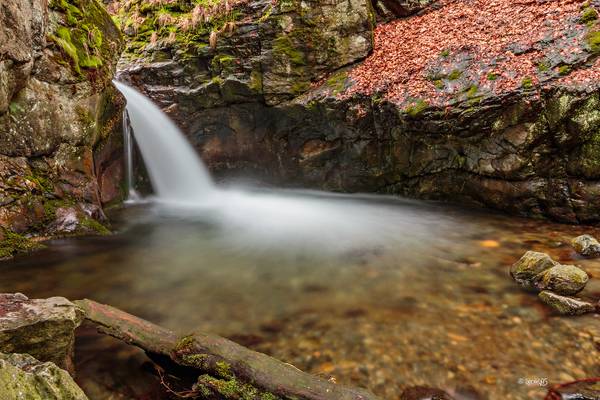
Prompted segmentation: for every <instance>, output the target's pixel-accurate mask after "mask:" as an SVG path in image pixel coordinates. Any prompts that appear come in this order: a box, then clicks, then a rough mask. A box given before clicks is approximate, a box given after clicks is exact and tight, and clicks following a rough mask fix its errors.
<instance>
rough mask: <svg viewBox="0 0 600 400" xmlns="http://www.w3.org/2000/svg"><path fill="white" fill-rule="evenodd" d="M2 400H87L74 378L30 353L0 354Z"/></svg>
mask: <svg viewBox="0 0 600 400" xmlns="http://www.w3.org/2000/svg"><path fill="white" fill-rule="evenodd" d="M0 398H1V399H3V400H88V398H87V396H86V395H85V393H83V391H82V390H81V388H79V386H77V384H76V383H75V382H74V381H73V378H71V376H70V375H69V374H68V373H67V372H66V371H64V370H62V369H60V368H58V367H57V366H56V365H55V364H54V363H51V362H44V363H42V362H40V361H38V360H36V359H35V358H33V357H32V356H30V355H28V354H2V353H0Z"/></svg>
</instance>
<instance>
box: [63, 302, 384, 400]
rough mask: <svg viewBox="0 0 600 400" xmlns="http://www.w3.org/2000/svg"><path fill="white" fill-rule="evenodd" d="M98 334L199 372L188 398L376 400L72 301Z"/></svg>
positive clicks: (199, 338) (218, 343)
mask: <svg viewBox="0 0 600 400" xmlns="http://www.w3.org/2000/svg"><path fill="white" fill-rule="evenodd" d="M74 303H75V304H76V305H78V306H79V307H81V308H82V309H83V310H84V311H85V315H86V318H87V319H88V320H89V321H91V322H93V323H95V324H96V325H97V326H98V328H99V330H100V331H102V332H104V333H106V334H109V335H111V336H113V337H116V338H117V339H120V340H123V341H124V342H126V343H128V344H132V345H135V346H138V347H140V348H141V349H143V350H145V351H146V352H148V353H151V354H156V355H162V356H166V357H168V358H169V359H170V360H172V361H173V362H175V363H176V364H178V365H180V366H184V367H190V368H194V369H196V370H198V374H199V375H200V376H199V377H198V381H197V383H196V384H195V385H194V386H193V388H192V391H191V392H190V393H189V395H188V396H187V397H194V396H195V395H197V396H198V397H205V398H225V399H239V400H253V399H260V400H275V399H294V400H379V399H380V398H379V397H377V396H375V395H374V394H372V393H370V392H368V391H366V390H363V389H357V388H351V387H347V386H343V385H338V384H335V383H333V382H330V381H327V380H324V379H320V378H318V377H315V376H313V375H310V374H307V373H305V372H302V371H300V370H299V369H297V368H296V367H294V366H292V365H290V364H286V363H284V362H281V361H279V360H277V359H275V358H273V357H270V356H267V355H265V354H262V353H258V352H256V351H252V350H250V349H248V348H246V347H243V346H241V345H239V344H237V343H234V342H232V341H230V340H228V339H225V338H223V337H220V336H216V335H208V334H202V333H196V334H193V335H190V336H184V337H179V336H177V335H176V334H175V333H174V332H172V331H170V330H168V329H165V328H162V327H160V326H157V325H155V324H152V323H150V322H148V321H145V320H143V319H141V318H138V317H135V316H133V315H131V314H128V313H126V312H124V311H121V310H118V309H116V308H114V307H111V306H107V305H103V304H99V303H96V302H94V301H92V300H87V299H86V300H78V301H75V302H74Z"/></svg>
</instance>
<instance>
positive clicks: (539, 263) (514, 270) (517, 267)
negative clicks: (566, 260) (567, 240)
mask: <svg viewBox="0 0 600 400" xmlns="http://www.w3.org/2000/svg"><path fill="white" fill-rule="evenodd" d="M556 265H558V263H557V262H555V261H554V260H552V258H551V257H550V256H549V255H548V254H546V253H540V252H537V251H528V252H526V253H525V254H524V255H523V256H522V257H521V258H520V259H519V260H518V261H517V262H516V263H514V264H513V265H512V266H511V267H510V275H511V276H512V278H513V279H514V280H515V281H516V282H517V283H519V284H520V285H521V286H523V287H525V288H527V289H533V288H535V284H536V282H537V280H538V279H540V278H539V277H540V274H541V273H543V272H544V271H546V270H548V269H550V268H552V267H554V266H556Z"/></svg>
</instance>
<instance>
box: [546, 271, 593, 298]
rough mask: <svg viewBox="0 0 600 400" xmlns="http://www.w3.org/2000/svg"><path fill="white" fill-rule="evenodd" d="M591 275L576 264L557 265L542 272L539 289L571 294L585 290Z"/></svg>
mask: <svg viewBox="0 0 600 400" xmlns="http://www.w3.org/2000/svg"><path fill="white" fill-rule="evenodd" d="M588 280H589V277H588V275H587V274H586V272H585V271H584V270H582V269H581V268H579V267H576V266H574V265H556V266H554V267H552V268H550V269H548V270H546V271H544V272H543V273H542V274H541V279H540V280H539V282H538V283H537V286H538V288H539V289H542V290H550V291H552V292H555V293H557V294H563V295H571V294H576V293H579V292H581V291H582V290H583V288H584V287H585V285H586V283H587V282H588Z"/></svg>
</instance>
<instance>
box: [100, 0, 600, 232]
mask: <svg viewBox="0 0 600 400" xmlns="http://www.w3.org/2000/svg"><path fill="white" fill-rule="evenodd" d="M142 3H143V2H138V3H136V2H133V5H132V2H128V3H127V4H126V5H120V3H118V2H117V3H113V4H112V6H111V9H112V11H113V12H114V13H115V14H116V15H117V16H118V18H119V19H120V21H121V24H122V27H123V29H124V32H125V33H126V34H127V35H128V47H127V51H126V57H125V58H123V59H122V60H121V67H120V74H121V76H122V77H123V78H125V79H127V80H129V81H131V82H132V83H133V84H134V85H136V86H138V87H139V88H140V89H141V90H142V91H144V92H145V93H146V94H148V95H149V96H150V97H151V98H153V99H154V100H155V101H156V102H158V103H159V104H161V105H162V106H163V108H164V109H165V110H166V111H167V112H168V113H169V114H170V115H171V116H172V117H173V118H174V120H175V121H176V122H177V123H178V124H179V125H180V126H181V127H182V128H183V129H184V131H185V132H187V134H188V135H189V137H190V139H191V141H192V142H193V143H194V145H195V146H196V147H197V149H198V151H199V152H200V154H201V155H202V157H203V159H204V160H205V161H206V162H207V163H208V165H209V167H210V168H211V169H212V170H213V171H214V172H216V173H218V174H230V173H233V174H245V175H258V176H260V177H261V178H263V179H269V180H271V181H273V182H276V183H279V184H290V185H301V186H308V187H315V188H325V189H329V190H340V191H374V192H385V193H398V194H403V195H408V196H415V197H420V198H434V199H450V200H458V201H461V202H464V203H468V204H479V205H484V206H488V207H493V208H497V209H501V210H506V211H510V212H513V213H517V214H522V215H532V216H547V217H551V218H554V219H558V220H562V221H569V222H598V220H599V219H600V217H599V215H600V214H599V213H598V210H599V209H600V201H599V200H597V199H596V197H597V196H596V193H597V192H598V191H599V189H600V181H599V180H598V179H599V178H600V166H599V165H600V164H599V163H598V161H597V160H598V152H597V147H598V142H599V140H600V139H599V138H598V135H599V134H600V132H599V129H600V109H599V99H598V95H599V91H598V89H599V88H598V85H599V82H600V80H599V79H598V77H600V64H599V61H598V58H597V55H598V53H599V50H598V48H599V47H600V44H599V43H600V38H599V35H600V28H599V27H598V23H597V21H598V13H597V10H596V7H597V5H596V4H595V2H585V1H573V0H563V1H556V2H544V3H540V2H534V1H531V2H512V1H508V0H498V1H494V2H489V1H484V0H481V1H473V2H462V1H452V0H447V1H438V2H431V1H413V2H411V1H409V2H406V1H391V0H390V1H378V2H376V3H375V7H372V6H371V4H370V2H369V1H367V0H362V1H361V0H331V1H327V2H323V1H320V2H310V1H308V2H307V1H304V2H300V1H294V0H287V1H275V2H270V1H268V2H261V1H255V2H243V1H241V2H237V3H236V2H220V1H217V0H215V1H214V2H211V3H210V4H212V5H211V6H207V5H204V6H200V5H198V6H194V5H192V4H191V3H187V2H185V1H184V0H177V1H176V0H169V1H166V0H165V1H162V2H157V3H155V5H153V6H151V5H147V4H146V5H143V4H142ZM375 11H377V12H379V18H376V15H375V14H374V13H375ZM194 16H196V17H194ZM398 16H400V17H402V18H400V19H394V20H392V21H391V22H387V23H386V22H380V23H379V24H378V25H377V26H376V27H375V28H374V24H375V21H376V19H379V20H380V21H386V20H390V19H391V18H396V17H398ZM184 28H186V29H188V31H185V29H184ZM182 32H188V33H186V34H182Z"/></svg>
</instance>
